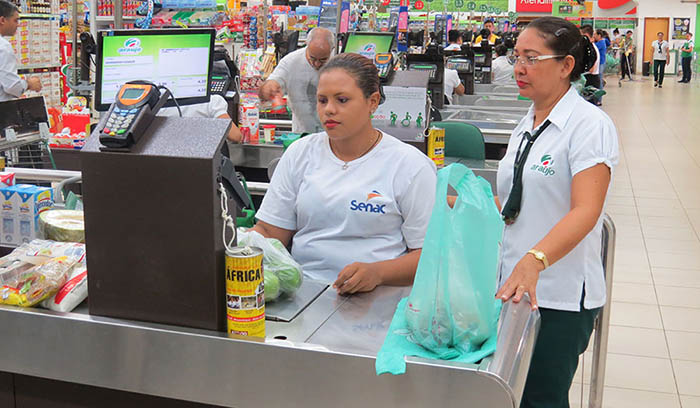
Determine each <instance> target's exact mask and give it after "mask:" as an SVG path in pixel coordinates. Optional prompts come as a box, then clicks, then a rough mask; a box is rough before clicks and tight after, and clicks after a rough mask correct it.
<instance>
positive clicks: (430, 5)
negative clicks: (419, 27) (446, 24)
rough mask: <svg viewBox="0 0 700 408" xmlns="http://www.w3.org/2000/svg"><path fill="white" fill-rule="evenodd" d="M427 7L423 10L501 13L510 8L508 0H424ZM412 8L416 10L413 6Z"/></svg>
mask: <svg viewBox="0 0 700 408" xmlns="http://www.w3.org/2000/svg"><path fill="white" fill-rule="evenodd" d="M424 1H425V2H426V3H427V4H426V6H427V7H426V8H425V9H423V10H421V11H437V12H443V11H445V10H446V11H447V12H452V13H455V12H469V11H475V12H479V13H488V14H501V13H503V12H504V10H508V0H443V1H432V0H424ZM411 10H415V8H414V7H413V6H411Z"/></svg>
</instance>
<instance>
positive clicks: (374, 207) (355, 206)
mask: <svg viewBox="0 0 700 408" xmlns="http://www.w3.org/2000/svg"><path fill="white" fill-rule="evenodd" d="M381 197H382V194H381V193H380V192H379V191H377V190H372V192H371V193H369V194H367V200H366V201H367V202H364V203H363V202H358V201H357V200H352V201H350V210H351V211H360V212H370V213H377V214H386V213H385V212H384V208H386V204H372V203H370V202H369V201H370V200H372V199H374V198H381Z"/></svg>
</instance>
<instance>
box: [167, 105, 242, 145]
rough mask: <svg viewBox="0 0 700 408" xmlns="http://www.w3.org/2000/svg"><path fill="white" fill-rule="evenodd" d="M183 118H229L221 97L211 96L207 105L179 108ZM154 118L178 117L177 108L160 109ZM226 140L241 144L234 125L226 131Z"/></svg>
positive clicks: (240, 137) (240, 136) (238, 131)
mask: <svg viewBox="0 0 700 408" xmlns="http://www.w3.org/2000/svg"><path fill="white" fill-rule="evenodd" d="M180 110H181V111H182V117H183V118H212V119H214V118H218V119H228V120H231V117H230V116H229V115H228V103H227V102H226V99H224V97H223V96H221V95H216V94H212V95H211V98H210V99H209V102H208V103H197V104H194V105H185V106H181V107H180ZM156 116H180V112H178V110H177V107H175V106H173V107H168V108H161V110H159V111H158V113H157V114H156ZM226 138H227V139H228V140H229V141H231V142H233V143H241V141H242V139H243V137H242V135H241V131H240V129H238V126H236V124H235V123H231V129H229V131H228V135H226Z"/></svg>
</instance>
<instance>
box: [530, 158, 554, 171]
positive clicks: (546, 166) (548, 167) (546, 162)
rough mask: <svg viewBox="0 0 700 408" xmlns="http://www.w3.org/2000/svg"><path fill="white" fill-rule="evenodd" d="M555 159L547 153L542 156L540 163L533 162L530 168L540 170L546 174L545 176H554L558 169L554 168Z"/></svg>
mask: <svg viewBox="0 0 700 408" xmlns="http://www.w3.org/2000/svg"><path fill="white" fill-rule="evenodd" d="M553 166H554V159H552V155H551V154H545V155H544V156H542V158H540V163H539V164H537V163H535V164H533V165H532V167H531V168H530V170H532V171H539V172H540V173H542V174H544V175H545V176H553V175H554V174H555V173H556V171H555V170H554V167H553Z"/></svg>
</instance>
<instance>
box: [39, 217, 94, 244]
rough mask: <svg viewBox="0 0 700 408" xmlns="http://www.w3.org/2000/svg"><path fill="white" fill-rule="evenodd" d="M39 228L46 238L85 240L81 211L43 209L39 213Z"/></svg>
mask: <svg viewBox="0 0 700 408" xmlns="http://www.w3.org/2000/svg"><path fill="white" fill-rule="evenodd" d="M39 228H40V231H41V233H42V235H43V237H44V238H46V239H51V240H54V241H62V242H85V220H84V217H83V212H82V211H76V210H49V211H45V212H43V213H41V214H40V215H39Z"/></svg>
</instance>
